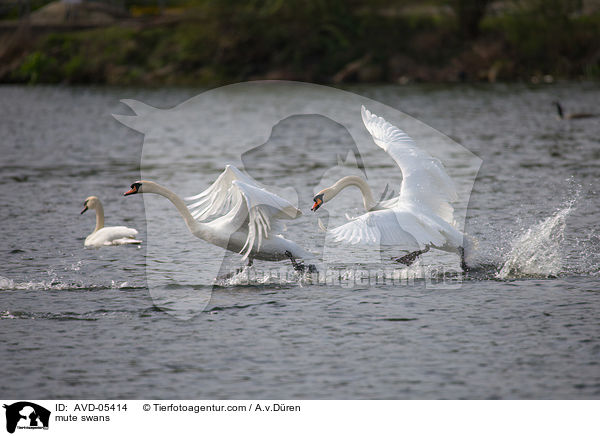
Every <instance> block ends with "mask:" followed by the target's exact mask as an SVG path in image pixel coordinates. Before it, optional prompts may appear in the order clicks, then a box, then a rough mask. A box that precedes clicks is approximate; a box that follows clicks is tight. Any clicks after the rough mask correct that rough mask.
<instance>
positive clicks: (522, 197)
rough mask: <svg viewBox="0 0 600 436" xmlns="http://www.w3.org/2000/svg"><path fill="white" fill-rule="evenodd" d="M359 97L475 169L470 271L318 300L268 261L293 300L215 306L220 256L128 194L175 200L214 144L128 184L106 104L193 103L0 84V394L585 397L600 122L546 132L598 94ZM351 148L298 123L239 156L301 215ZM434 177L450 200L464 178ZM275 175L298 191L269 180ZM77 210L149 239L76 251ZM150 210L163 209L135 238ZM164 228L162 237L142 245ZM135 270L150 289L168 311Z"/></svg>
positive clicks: (559, 87) (169, 152) (232, 299)
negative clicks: (439, 282)
mask: <svg viewBox="0 0 600 436" xmlns="http://www.w3.org/2000/svg"><path fill="white" fill-rule="evenodd" d="M351 91H353V92H356V93H358V94H361V95H364V96H366V97H369V98H372V99H374V100H377V101H380V102H382V103H385V104H387V105H389V106H391V107H394V108H397V109H399V110H401V111H404V112H406V113H408V114H410V115H412V116H413V117H415V118H417V119H419V120H421V121H423V122H425V123H427V124H428V125H430V126H432V127H433V128H435V129H438V130H439V131H441V132H443V133H445V134H446V135H448V136H450V137H451V138H452V139H454V140H455V141H457V142H459V143H460V144H462V145H463V146H465V147H466V148H467V149H469V150H470V151H472V152H473V153H475V154H476V155H477V156H479V157H480V158H481V159H482V165H481V168H480V170H479V173H478V176H477V179H476V181H475V185H474V188H473V192H472V195H471V197H470V202H469V207H468V209H467V210H466V231H467V233H468V234H469V235H470V236H471V240H472V243H471V246H470V248H469V253H468V261H469V263H470V265H472V271H471V272H470V273H469V275H468V276H467V277H466V278H465V280H464V281H463V282H462V284H461V283H458V284H457V285H454V286H449V287H436V286H431V282H429V281H427V280H423V279H419V278H416V279H415V280H410V281H407V282H403V283H395V284H391V283H389V282H385V283H382V282H377V283H374V282H371V283H369V282H364V283H358V284H357V285H353V286H345V285H343V284H339V283H338V284H335V285H331V286H328V285H322V284H319V285H315V284H310V282H309V281H306V280H302V279H301V278H299V277H294V275H293V273H292V270H291V268H289V266H288V264H287V263H286V262H281V263H280V264H278V265H277V266H278V267H281V268H283V269H287V270H289V272H290V277H292V278H291V279H290V280H287V281H286V282H285V284H282V283H277V282H276V281H271V282H267V283H266V284H261V283H260V281H258V280H255V281H251V283H250V284H244V283H242V282H241V281H240V282H235V281H234V282H228V283H222V284H227V286H219V287H216V288H214V289H213V284H212V282H210V281H206V280H205V279H204V278H202V279H200V278H199V277H204V275H206V272H207V271H208V269H209V268H208V265H209V264H210V262H211V260H212V258H213V257H214V256H213V255H212V254H211V253H212V252H211V251H210V250H211V248H210V247H209V245H208V244H207V243H205V242H203V241H200V240H197V239H196V238H194V237H193V236H191V235H189V233H187V230H186V229H185V226H183V223H182V222H180V218H179V217H178V216H177V215H176V211H175V210H174V209H172V208H171V207H170V205H168V203H166V201H164V202H163V199H160V200H159V201H158V202H156V203H147V204H146V205H145V201H147V200H146V198H147V197H148V196H145V197H144V199H142V196H134V197H128V198H123V197H122V193H123V192H124V191H125V190H126V189H127V188H128V186H129V185H130V184H131V183H132V182H133V181H135V180H138V179H139V178H140V171H142V173H143V175H144V177H147V175H148V174H150V175H152V176H153V177H154V178H155V180H157V181H161V182H165V183H167V184H168V185H169V186H171V187H173V189H174V190H176V191H182V194H185V195H191V194H193V193H195V192H194V191H193V189H195V187H197V189H196V192H198V191H200V190H201V189H203V188H205V187H206V186H208V184H209V183H210V182H212V181H214V180H215V178H216V177H217V176H218V175H219V173H220V171H221V170H222V168H223V167H224V165H225V164H227V163H229V160H230V159H229V156H227V147H226V144H210V143H202V144H199V145H198V146H197V147H198V148H197V149H196V150H200V151H201V153H200V157H198V156H192V155H189V154H188V155H186V154H183V155H182V154H179V155H178V154H177V153H175V152H174V151H173V150H175V149H176V147H177V144H178V143H177V141H178V140H179V139H178V135H177V133H178V132H177V130H176V129H174V131H173V139H171V140H167V142H168V143H167V144H166V145H165V148H164V152H162V153H159V154H158V155H152V156H150V155H147V156H146V157H145V158H147V159H149V160H148V162H149V164H150V165H148V166H144V167H143V168H141V167H140V157H141V155H142V144H143V141H144V136H143V135H142V134H141V133H139V132H136V131H134V130H131V129H130V128H128V127H125V126H124V125H122V124H120V123H119V122H117V121H116V120H115V119H114V118H112V117H111V114H112V113H119V114H131V112H130V111H129V109H127V108H126V107H125V106H124V105H122V104H121V103H119V100H120V99H124V98H129V99H137V100H140V101H143V102H146V103H148V104H151V105H154V106H156V107H159V108H163V109H167V108H170V107H173V106H175V105H177V104H179V103H181V102H183V101H185V100H186V99H188V98H190V97H193V96H195V95H197V94H198V93H199V92H200V90H191V89H174V90H173V89H171V90H130V89H106V88H61V87H31V88H24V87H1V88H0V113H2V117H1V118H0V133H1V136H0V147H1V152H2V167H1V169H0V204H1V207H0V222H2V224H3V231H2V232H1V233H0V241H1V244H0V328H1V330H0V331H1V332H2V333H1V335H0V351H1V353H2V356H3V359H2V365H0V380H1V381H0V390H1V391H2V392H3V396H4V397H7V398H142V397H149V398H150V397H151V398H176V397H181V398H197V399H203V398H218V399H228V398H336V399H343V398H366V399H367V398H396V399H417V398H474V399H479V398H482V399H483V398H539V399H542V398H599V397H600V366H599V362H600V322H599V321H598V313H599V310H600V301H599V299H600V286H599V283H598V281H599V276H600V235H599V233H598V217H599V216H600V215H599V213H600V200H598V195H597V192H598V190H599V188H600V186H599V185H598V183H599V176H600V169H599V168H600V166H599V163H600V143H599V138H600V118H596V119H593V118H592V119H582V120H572V121H559V120H557V118H556V114H555V112H554V109H553V107H552V105H551V102H552V101H553V100H556V99H560V100H561V101H562V102H563V105H564V106H565V107H566V108H567V110H570V111H579V110H580V111H586V112H594V111H595V112H597V113H600V108H599V107H598V101H600V87H598V85H595V84H556V85H548V86H540V87H535V88H530V87H527V86H524V85H510V86H506V85H497V86H483V87H431V86H405V87H393V86H386V87H371V86H370V87H357V88H353V89H351ZM237 110H238V111H241V112H238V115H239V113H243V111H260V110H261V108H256V107H251V106H249V105H243V104H241V105H240V106H239V107H238V108H237ZM229 115H230V116H232V117H235V115H236V114H235V113H232V114H229ZM219 116H225V115H222V114H219V111H218V110H216V115H215V118H216V119H217V121H215V120H211V121H210V122H214V123H216V125H215V127H214V128H218V118H219ZM198 123H199V126H200V124H202V125H204V126H206V125H207V123H208V121H207V120H199V121H198ZM357 123H360V118H357ZM209 127H210V125H209ZM199 128H200V127H199ZM348 138H349V137H348V136H347V135H344V134H340V129H339V126H335V125H334V124H332V123H331V122H329V121H328V120H325V119H322V118H319V117H310V116H307V117H296V118H291V119H288V120H286V121H285V122H282V123H281V124H280V125H279V126H278V128H276V129H274V130H273V133H272V136H271V138H270V140H269V143H267V144H266V146H265V149H264V150H263V151H264V153H263V154H260V153H258V154H255V155H251V156H246V159H245V160H244V159H242V160H243V161H244V163H245V164H246V165H247V166H248V168H246V169H247V170H248V171H249V172H250V173H251V174H252V176H253V177H255V178H256V179H257V180H259V181H260V182H262V183H263V184H265V185H266V186H269V187H271V186H277V185H278V184H279V185H286V186H289V185H291V184H292V183H293V186H294V187H295V188H296V193H297V195H298V198H297V201H298V204H299V205H300V207H301V208H304V210H307V209H308V208H309V207H310V204H311V203H310V200H311V198H312V194H313V193H314V190H315V188H316V187H317V186H323V185H322V184H323V183H324V181H329V182H330V181H333V179H332V177H333V178H335V177H337V176H341V175H344V173H343V165H341V167H342V169H341V170H340V168H338V169H337V170H336V171H337V172H336V171H333V173H332V174H329V176H327V175H325V176H324V179H323V180H320V179H315V176H314V174H316V172H315V171H317V172H318V171H319V168H321V167H323V165H324V164H323V161H324V159H325V157H324V156H325V155H326V154H327V153H326V152H327V150H328V148H327V147H329V146H331V144H334V145H335V144H336V143H341V142H343V141H348V140H349V139H348ZM169 141H170V142H169ZM315 144H316V145H315ZM269 147H272V148H269ZM311 147H313V148H311ZM161 150H162V149H161ZM270 150H273V151H272V152H271V151H270ZM371 158H372V159H371ZM152 159H154V160H152ZM365 159H366V160H369V159H371V160H370V161H369V162H371V166H370V172H369V179H370V183H373V185H374V186H376V187H377V188H381V187H383V186H384V185H385V184H386V183H388V182H389V183H390V184H391V187H392V188H394V187H395V189H397V188H398V186H399V184H400V174H399V172H398V170H397V169H395V167H394V164H393V162H392V161H391V160H390V159H389V157H387V155H386V154H385V153H383V152H381V151H380V150H378V149H377V148H376V146H375V145H374V144H373V155H372V156H369V155H367V156H365ZM445 164H446V166H447V167H448V171H449V172H450V173H451V174H453V176H455V175H456V176H455V177H457V178H459V180H458V183H459V184H460V162H454V161H452V159H451V157H450V158H449V161H447V162H445ZM321 173H322V170H321ZM286 177H288V178H290V180H291V179H292V178H293V182H292V181H290V180H287V179H286V180H287V182H286V183H283V182H281V181H282V180H284V179H285V178H286ZM328 177H329V178H328ZM186 181H187V182H186ZM288 182H289V183H288ZM186 183H189V184H190V185H189V186H188V185H186ZM186 187H187V188H188V189H187V190H186ZM378 192H379V191H378ZM90 195H96V196H98V197H100V199H101V200H103V202H104V208H105V214H106V224H107V225H127V226H130V227H135V228H137V229H138V230H139V231H140V238H141V239H142V240H143V241H144V243H143V244H142V245H141V246H140V247H137V246H122V247H103V248H102V249H84V247H83V242H84V239H85V236H86V235H87V234H89V233H90V232H91V231H92V229H93V227H94V218H93V211H92V212H88V213H87V214H84V215H80V214H79V212H80V211H81V208H82V207H83V200H84V199H85V198H86V197H88V196H90ZM357 195H358V194H357V193H356V192H354V193H351V192H348V193H347V194H344V195H342V196H340V198H339V202H338V203H337V210H336V209H335V208H334V207H330V208H329V209H328V212H329V213H330V219H332V220H334V221H333V222H335V220H338V221H339V220H341V221H339V222H343V221H344V219H345V218H344V211H345V210H350V214H353V213H354V212H357V211H360V199H359V197H358V196H357ZM336 201H337V200H336ZM332 204H333V203H332ZM145 206H146V208H148V207H150V209H148V210H149V211H150V210H153V209H152V208H154V207H156V208H158V209H160V211H158V212H157V213H156V214H153V215H150V214H149V219H148V222H147V219H146V215H145ZM158 209H157V210H158ZM162 209H164V211H163V210H162ZM459 209H460V207H459V206H457V210H459ZM463 210H464V209H463ZM324 213H325V212H324ZM320 216H321V215H320ZM322 216H326V215H322ZM153 229H154V230H153ZM156 229H158V231H159V232H161V234H162V235H163V236H164V237H165V240H168V242H161V239H160V238H159V239H157V238H155V237H153V235H152V231H155V230H156ZM288 230H289V231H288V233H287V234H289V236H290V238H292V239H295V240H297V241H298V242H300V243H301V244H302V245H304V246H305V247H306V248H309V249H311V248H313V247H311V246H312V245H318V243H317V242H313V241H316V239H317V238H316V237H315V236H313V233H314V234H318V224H317V217H315V216H314V215H313V214H310V212H308V213H307V216H306V217H303V218H302V219H301V221H300V223H299V224H298V226H296V227H293V226H290V228H289V229H288ZM156 253H160V254H161V255H162V256H163V257H160V256H156ZM361 255H363V256H364V251H362V250H360V249H359V248H356V247H351V248H345V249H344V251H343V252H342V257H341V258H339V257H338V258H337V260H338V261H340V262H342V263H347V264H349V265H350V264H355V263H357V262H358V263H360V262H362V260H360V256H361ZM236 259H239V257H235V256H229V257H228V258H227V259H226V260H227V262H229V263H227V262H225V264H227V265H235V263H236ZM357 259H359V260H357ZM217 260H218V261H219V262H220V259H217ZM448 261H449V262H452V261H453V258H452V257H451V256H450V257H449V258H448ZM190 262H192V263H193V264H192V266H193V267H194V268H196V269H192V270H191V271H190V269H189V268H190ZM237 262H239V260H237ZM421 262H423V263H426V262H427V259H423V260H422V261H421ZM146 265H151V268H149V270H151V271H153V272H155V273H156V274H158V275H159V276H160V277H163V278H164V282H161V283H160V286H162V288H161V289H162V290H163V291H164V292H163V293H162V294H161V295H160V298H159V299H158V300H160V301H158V300H157V298H152V297H153V295H152V292H151V289H152V288H153V286H154V283H155V279H154V278H152V276H148V277H150V278H149V279H147V276H146ZM186 268H187V269H186ZM256 268H257V270H260V268H261V265H260V264H258V265H257V266H256ZM236 283H237V284H236ZM211 291H212V294H211ZM200 294H201V295H208V296H209V297H210V298H209V299H208V300H207V301H205V304H206V303H207V304H206V308H205V310H204V311H202V312H200V311H198V310H196V309H197V307H196V306H194V304H195V300H194V296H195V295H200ZM155 297H156V296H155ZM186 309H188V311H187V312H186ZM182 313H183V316H182Z"/></svg>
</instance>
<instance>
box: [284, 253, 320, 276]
mask: <svg viewBox="0 0 600 436" xmlns="http://www.w3.org/2000/svg"><path fill="white" fill-rule="evenodd" d="M285 255H286V256H287V257H288V258H289V259H290V262H292V266H293V267H294V270H295V271H298V272H301V273H303V272H304V271H306V270H307V269H308V272H309V273H314V272H317V267H316V266H314V265H308V267H306V266H305V265H304V263H303V262H302V261H300V262H298V261H297V260H296V258H295V257H294V256H293V255H292V253H290V252H289V251H286V252H285Z"/></svg>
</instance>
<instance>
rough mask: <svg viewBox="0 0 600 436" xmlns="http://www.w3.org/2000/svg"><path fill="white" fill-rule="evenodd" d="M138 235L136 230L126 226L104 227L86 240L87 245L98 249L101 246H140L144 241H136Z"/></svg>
mask: <svg viewBox="0 0 600 436" xmlns="http://www.w3.org/2000/svg"><path fill="white" fill-rule="evenodd" d="M137 234H138V231H137V230H136V229H132V228H129V227H125V226H114V227H102V228H101V229H100V230H98V231H97V232H94V233H92V234H91V235H89V236H88V237H87V238H86V239H85V245H86V246H95V247H98V246H101V245H123V244H139V243H141V242H142V241H138V240H136V239H135V236H136V235H137Z"/></svg>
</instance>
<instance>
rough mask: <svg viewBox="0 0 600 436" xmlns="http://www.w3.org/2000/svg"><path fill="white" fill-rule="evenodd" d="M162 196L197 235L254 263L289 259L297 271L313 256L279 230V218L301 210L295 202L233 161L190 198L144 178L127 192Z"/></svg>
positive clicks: (288, 217)
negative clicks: (257, 179)
mask: <svg viewBox="0 0 600 436" xmlns="http://www.w3.org/2000/svg"><path fill="white" fill-rule="evenodd" d="M139 193H142V194H147V193H153V194H158V195H162V196H163V197H165V198H167V199H168V200H170V201H171V203H173V205H174V206H175V207H176V208H177V210H178V211H179V213H180V214H181V216H182V217H183V220H184V221H185V224H186V225H187V227H188V229H189V230H190V232H192V234H193V235H194V236H196V237H198V238H200V239H204V240H205V241H207V242H210V243H211V244H214V245H216V246H219V247H222V248H225V249H227V250H230V251H233V252H236V253H240V254H242V255H243V257H242V259H243V260H245V259H248V265H252V262H253V260H254V259H260V260H269V261H278V260H283V259H290V260H291V262H292V265H293V266H294V269H296V270H304V265H303V260H307V259H310V258H312V256H311V255H310V254H309V253H308V252H306V251H305V250H304V249H302V248H301V247H300V246H299V245H297V244H296V243H295V242H292V241H290V240H288V239H285V238H284V237H283V236H281V235H279V234H276V232H278V231H279V230H280V227H279V226H278V224H280V223H279V222H278V220H282V219H285V220H293V219H296V218H297V217H298V216H300V215H301V214H302V212H301V211H300V210H298V209H297V208H296V207H294V206H293V205H292V204H291V203H290V202H288V201H287V200H284V199H283V198H281V197H279V196H278V195H275V194H273V193H272V192H269V191H267V190H266V189H264V188H261V187H260V186H259V185H258V182H256V180H254V179H253V178H251V177H250V176H248V175H246V174H244V173H242V172H241V171H240V170H238V169H237V168H235V167H234V166H233V165H227V166H226V167H225V171H223V173H221V175H220V176H219V177H218V178H217V180H216V181H215V182H214V183H213V184H212V185H211V186H210V187H209V188H208V189H206V190H205V191H203V192H201V193H200V194H198V195H196V196H193V197H189V198H186V200H194V203H193V204H191V205H190V206H189V208H188V207H187V206H186V205H185V203H184V201H183V200H182V199H181V198H180V197H178V196H177V195H176V194H175V193H174V192H172V191H170V190H169V189H167V188H165V187H163V186H161V185H159V184H158V183H155V182H151V181H146V180H140V181H137V182H135V183H133V184H132V185H131V189H130V190H129V191H127V192H126V193H125V194H124V195H132V194H139ZM308 269H309V271H312V270H314V266H313V265H309V267H308Z"/></svg>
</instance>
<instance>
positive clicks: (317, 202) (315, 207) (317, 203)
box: [310, 198, 323, 212]
mask: <svg viewBox="0 0 600 436" xmlns="http://www.w3.org/2000/svg"><path fill="white" fill-rule="evenodd" d="M322 204H323V200H321V199H320V198H317V201H315V204H313V207H312V208H311V209H310V210H312V211H313V212H315V211H316V210H317V209H318V208H320V207H321V205H322Z"/></svg>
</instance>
